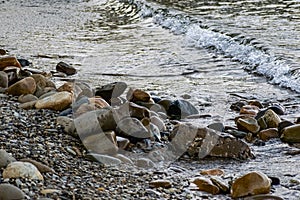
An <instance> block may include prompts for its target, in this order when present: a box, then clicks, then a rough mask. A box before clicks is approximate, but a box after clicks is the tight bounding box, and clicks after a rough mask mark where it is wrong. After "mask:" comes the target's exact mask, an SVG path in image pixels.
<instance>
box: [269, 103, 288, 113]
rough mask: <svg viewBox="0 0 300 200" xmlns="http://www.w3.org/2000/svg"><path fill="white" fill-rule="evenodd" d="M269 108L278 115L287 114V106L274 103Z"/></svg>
mask: <svg viewBox="0 0 300 200" xmlns="http://www.w3.org/2000/svg"><path fill="white" fill-rule="evenodd" d="M267 109H271V110H273V111H274V112H275V113H276V114H277V115H284V114H285V108H284V107H283V106H282V105H280V104H274V105H272V106H270V107H268V108H267Z"/></svg>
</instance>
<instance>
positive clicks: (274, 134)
mask: <svg viewBox="0 0 300 200" xmlns="http://www.w3.org/2000/svg"><path fill="white" fill-rule="evenodd" d="M258 137H259V138H260V139H261V140H262V141H268V140H270V139H271V138H279V133H278V130H277V128H269V129H265V130H262V131H260V132H259V133H258Z"/></svg>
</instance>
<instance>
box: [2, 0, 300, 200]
mask: <svg viewBox="0 0 300 200" xmlns="http://www.w3.org/2000/svg"><path fill="white" fill-rule="evenodd" d="M0 19H1V28H0V48H5V49H7V50H9V53H11V54H16V55H17V56H18V57H23V58H27V59H29V60H31V61H33V64H34V67H36V68H39V69H44V70H45V71H49V70H54V69H55V65H56V64H57V63H58V62H59V61H65V62H67V63H70V64H72V65H73V66H75V67H76V68H77V69H78V71H79V72H78V74H77V75H76V76H75V77H74V78H77V79H80V80H84V81H87V82H89V83H90V84H91V85H92V86H97V85H103V84H106V83H110V82H112V81H125V82H126V83H128V85H129V86H131V87H141V88H144V89H147V90H149V91H154V92H155V93H157V94H158V95H168V96H174V97H180V96H181V95H184V94H189V95H190V96H191V99H190V100H191V101H192V102H193V103H194V104H195V105H196V106H197V107H198V108H199V109H200V110H201V112H202V113H211V114H215V115H216V116H219V117H218V119H219V120H222V121H226V123H227V122H228V123H229V124H230V123H232V121H230V120H229V119H230V118H232V117H233V116H234V115H236V113H232V112H231V111H230V110H229V107H230V103H232V102H234V101H235V100H240V99H241V98H237V97H236V96H234V95H232V94H239V95H241V96H242V97H244V98H245V99H251V98H256V99H259V100H261V101H262V102H265V103H272V102H278V101H279V102H282V103H283V104H284V105H285V106H287V107H288V114H290V115H287V116H284V117H285V118H288V119H291V120H294V118H295V117H297V114H298V113H299V110H300V109H299V105H298V102H299V95H298V93H297V92H300V89H299V88H300V87H299V86H300V79H299V71H298V68H299V67H300V66H299V63H300V48H299V47H300V26H299V22H300V1H298V0H290V1H267V0H264V1H205V2H202V1H191V0H190V1H179V0H162V1H142V0H136V1H129V2H128V1H117V0H110V1H103V0H91V1H83V0H69V1H58V0H57V1H54V0H52V1H42V0H30V1H25V2H24V1H21V0H15V1H2V2H1V3H0ZM258 74H259V75H260V76H258ZM112 75H114V76H112ZM271 83H272V84H271ZM274 84H279V85H280V86H281V87H278V86H277V85H274ZM285 87H288V88H291V89H292V90H293V91H290V90H287V89H284V88H285ZM296 91H297V92H296ZM207 105H211V106H207ZM213 120H214V119H213ZM201 123H209V122H201ZM254 148H255V149H254V150H255V152H256V154H257V155H258V156H257V159H255V160H253V161H250V162H245V163H242V164H238V163H236V162H232V163H230V162H229V163H226V162H224V161H220V162H221V163H219V162H215V161H214V162H208V163H207V162H204V161H203V162H200V164H201V166H202V167H203V168H210V167H214V166H215V167H219V166H218V165H220V166H222V167H223V168H225V169H227V170H228V171H229V172H228V173H238V172H241V171H250V170H255V169H259V170H261V171H263V172H269V173H270V174H271V175H274V176H277V177H280V178H281V177H282V179H283V181H284V184H285V185H288V182H289V180H290V179H292V178H291V177H293V176H297V177H296V179H298V180H299V179H300V177H299V168H300V161H299V156H294V157H291V156H286V155H284V154H283V153H282V152H281V151H283V150H284V149H285V148H288V147H287V145H282V144H281V143H280V142H275V143H274V144H273V143H270V144H268V145H267V146H265V147H254ZM277 150H278V151H277ZM274 151H277V152H275V153H274ZM274 155H276V156H274ZM237 165H238V166H237ZM197 166H198V167H199V163H197ZM288 174H291V175H292V176H289V175H288ZM276 192H277V194H281V195H283V196H287V197H288V198H289V199H291V198H292V197H295V199H297V198H298V197H299V198H300V192H299V191H296V190H288V189H286V190H285V189H284V187H281V188H279V189H278V190H276Z"/></svg>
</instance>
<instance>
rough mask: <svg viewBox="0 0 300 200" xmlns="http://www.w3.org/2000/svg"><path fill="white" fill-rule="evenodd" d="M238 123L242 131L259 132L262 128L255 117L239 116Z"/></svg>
mask: <svg viewBox="0 0 300 200" xmlns="http://www.w3.org/2000/svg"><path fill="white" fill-rule="evenodd" d="M236 124H237V128H238V129H239V130H241V131H247V132H248V131H249V132H251V133H257V132H258V131H259V129H260V127H259V125H258V123H257V121H256V119H254V118H253V117H245V118H239V119H238V120H237V122H236Z"/></svg>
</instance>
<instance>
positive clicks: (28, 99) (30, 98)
mask: <svg viewBox="0 0 300 200" xmlns="http://www.w3.org/2000/svg"><path fill="white" fill-rule="evenodd" d="M37 100H38V98H37V97H36V96H34V95H33V94H25V95H24V94H22V95H20V96H19V98H18V101H19V102H20V103H27V102H31V101H37Z"/></svg>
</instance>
